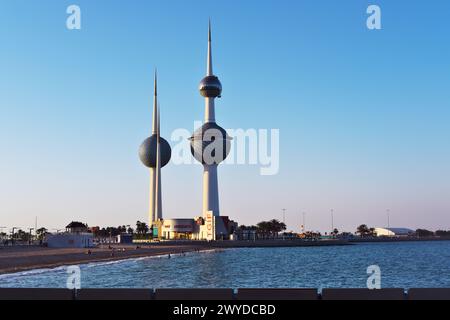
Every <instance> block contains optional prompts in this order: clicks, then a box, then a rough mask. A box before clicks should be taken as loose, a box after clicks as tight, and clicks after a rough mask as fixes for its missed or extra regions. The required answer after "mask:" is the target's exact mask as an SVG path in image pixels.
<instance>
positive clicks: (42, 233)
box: [36, 228, 48, 240]
mask: <svg viewBox="0 0 450 320" xmlns="http://www.w3.org/2000/svg"><path fill="white" fill-rule="evenodd" d="M47 233H48V230H47V229H45V228H39V229H37V230H36V235H37V238H38V240H44V237H45V236H46V235H47Z"/></svg>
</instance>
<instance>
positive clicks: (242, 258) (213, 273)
mask: <svg viewBox="0 0 450 320" xmlns="http://www.w3.org/2000/svg"><path fill="white" fill-rule="evenodd" d="M370 265H378V266H379V267H380V268H381V285H382V287H385V288H386V287H400V288H411V287H450V241H442V242H405V243H368V244H356V245H353V246H343V247H309V248H263V249H229V250H223V251H218V252H203V253H191V254H187V255H186V256H172V258H171V259H168V257H166V256H163V257H156V258H155V257H154V258H145V259H134V260H127V261H121V262H113V263H99V264H88V265H82V266H80V267H81V287H85V288H87V287H90V288H97V287H98V288H123V287H127V288H176V287H182V288H203V287H204V288H207V287H208V288H214V287H217V288H218V287H230V288H242V287H261V288H264V287H266V288H269V287H298V288H305V287H312V288H323V287H327V288H331V287H332V288H344V287H354V288H358V287H361V288H362V287H365V286H366V282H367V278H368V275H367V273H366V272H367V267H368V266H370ZM67 276H68V275H67V269H66V268H65V267H61V268H57V269H53V270H33V271H28V272H23V273H19V274H10V275H0V287H55V288H56V287H60V288H64V287H65V286H66V282H67Z"/></svg>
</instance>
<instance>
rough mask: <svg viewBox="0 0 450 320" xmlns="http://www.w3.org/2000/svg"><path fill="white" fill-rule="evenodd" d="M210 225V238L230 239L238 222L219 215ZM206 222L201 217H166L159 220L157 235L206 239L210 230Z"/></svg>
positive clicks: (177, 238) (185, 238) (184, 238)
mask: <svg viewBox="0 0 450 320" xmlns="http://www.w3.org/2000/svg"><path fill="white" fill-rule="evenodd" d="M212 219H213V221H212V224H211V225H212V226H213V229H214V231H215V232H214V234H215V237H214V239H210V240H230V239H232V235H233V234H234V233H235V231H236V230H237V228H238V224H237V223H236V222H234V221H232V220H230V219H229V218H228V217H225V216H219V217H213V218H212ZM207 228H208V224H207V223H206V222H205V221H204V218H203V217H196V218H194V219H166V220H161V221H160V223H159V225H158V228H157V231H156V232H157V234H154V236H157V237H158V238H160V239H164V240H207V234H208V232H210V231H209V230H208V229H207Z"/></svg>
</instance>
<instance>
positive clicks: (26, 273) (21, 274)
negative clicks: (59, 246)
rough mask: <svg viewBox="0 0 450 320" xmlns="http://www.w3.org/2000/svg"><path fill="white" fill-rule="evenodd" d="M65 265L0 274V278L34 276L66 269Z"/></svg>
mask: <svg viewBox="0 0 450 320" xmlns="http://www.w3.org/2000/svg"><path fill="white" fill-rule="evenodd" d="M67 267H68V265H67V266H60V267H55V268H42V269H33V270H27V271H20V272H16V273H7V274H0V280H3V279H9V278H18V277H25V276H34V275H38V274H43V273H51V272H58V271H65V270H66V269H67Z"/></svg>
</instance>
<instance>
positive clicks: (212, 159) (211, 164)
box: [190, 23, 231, 217]
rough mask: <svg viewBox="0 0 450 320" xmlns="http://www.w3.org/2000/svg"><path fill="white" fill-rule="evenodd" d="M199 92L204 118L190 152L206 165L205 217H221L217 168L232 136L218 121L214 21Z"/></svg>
mask: <svg viewBox="0 0 450 320" xmlns="http://www.w3.org/2000/svg"><path fill="white" fill-rule="evenodd" d="M199 90H200V94H201V95H202V96H203V97H204V98H205V121H204V124H203V125H202V126H201V127H200V128H199V129H197V130H196V131H195V132H194V134H193V135H192V137H191V138H190V141H191V153H192V155H193V156H194V158H195V159H196V160H197V161H198V162H200V163H201V164H202V165H203V217H207V216H210V217H211V216H214V217H217V216H220V211H219V186H218V179H217V167H218V165H219V163H221V162H222V161H223V160H225V159H226V157H227V156H228V154H229V152H230V147H231V142H230V140H231V138H230V137H229V136H228V134H227V132H226V131H225V129H223V128H222V127H220V126H219V125H218V124H217V123H216V117H215V105H214V102H215V99H216V98H220V97H221V94H222V84H221V83H220V81H219V78H217V77H216V76H215V75H214V73H213V64H212V50H211V23H209V29H208V57H207V66H206V77H205V78H203V80H202V81H201V82H200V86H199Z"/></svg>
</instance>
